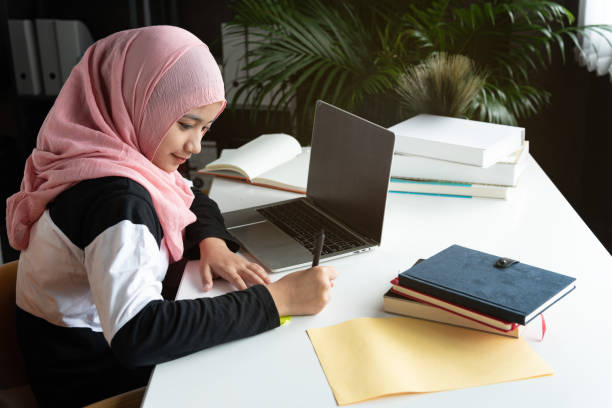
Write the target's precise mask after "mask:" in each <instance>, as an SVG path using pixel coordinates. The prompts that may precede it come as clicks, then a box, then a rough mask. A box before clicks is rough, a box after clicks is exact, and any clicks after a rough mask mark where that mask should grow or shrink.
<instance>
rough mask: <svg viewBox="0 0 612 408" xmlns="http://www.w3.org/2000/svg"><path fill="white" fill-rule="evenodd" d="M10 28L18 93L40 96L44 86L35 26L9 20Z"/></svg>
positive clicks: (23, 21) (26, 22) (24, 21)
mask: <svg viewBox="0 0 612 408" xmlns="http://www.w3.org/2000/svg"><path fill="white" fill-rule="evenodd" d="M8 26H9V36H10V41H11V52H12V55H13V68H14V70H15V83H16V85H17V93H18V94H20V95H39V94H40V93H41V91H42V86H41V81H40V68H39V64H38V49H37V46H36V35H35V33H34V24H32V21H31V20H9V21H8Z"/></svg>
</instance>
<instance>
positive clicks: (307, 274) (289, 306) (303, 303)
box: [267, 266, 338, 316]
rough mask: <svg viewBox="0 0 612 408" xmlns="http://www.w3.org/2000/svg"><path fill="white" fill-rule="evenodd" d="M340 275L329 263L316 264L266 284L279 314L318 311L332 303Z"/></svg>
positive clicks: (304, 313)
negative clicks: (333, 290) (335, 285)
mask: <svg viewBox="0 0 612 408" xmlns="http://www.w3.org/2000/svg"><path fill="white" fill-rule="evenodd" d="M337 276H338V272H337V271H336V270H335V269H334V268H332V267H330V266H315V267H313V268H309V269H305V270H303V271H298V272H294V273H291V274H289V275H286V276H284V277H282V278H281V279H279V280H277V281H276V282H273V283H271V284H269V285H268V286H267V287H268V290H269V291H270V294H271V295H272V299H274V304H275V305H276V309H277V310H278V314H279V315H280V316H286V315H308V314H315V313H319V312H320V311H321V310H323V308H324V307H325V305H327V303H329V301H330V299H331V288H332V287H333V286H334V279H336V277H337Z"/></svg>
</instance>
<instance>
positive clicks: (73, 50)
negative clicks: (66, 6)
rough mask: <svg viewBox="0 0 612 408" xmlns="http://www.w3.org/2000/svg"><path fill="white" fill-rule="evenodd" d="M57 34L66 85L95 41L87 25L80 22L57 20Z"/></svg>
mask: <svg viewBox="0 0 612 408" xmlns="http://www.w3.org/2000/svg"><path fill="white" fill-rule="evenodd" d="M55 34H56V39H57V50H58V57H59V58H58V59H59V65H60V72H61V80H62V83H64V82H66V80H67V79H68V76H69V75H70V72H71V71H72V68H74V66H75V65H76V64H77V63H78V62H79V60H80V59H81V57H82V56H83V54H84V53H85V51H86V50H87V48H88V47H89V46H90V45H91V44H92V43H93V40H92V38H91V34H90V33H89V30H88V29H87V27H86V26H85V24H83V22H81V21H78V20H55Z"/></svg>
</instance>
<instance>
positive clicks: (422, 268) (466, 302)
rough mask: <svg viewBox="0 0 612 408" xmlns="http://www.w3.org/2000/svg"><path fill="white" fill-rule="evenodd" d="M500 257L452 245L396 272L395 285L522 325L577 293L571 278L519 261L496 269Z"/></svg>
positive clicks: (573, 279)
mask: <svg viewBox="0 0 612 408" xmlns="http://www.w3.org/2000/svg"><path fill="white" fill-rule="evenodd" d="M499 258H500V257H499V256H495V255H490V254H487V253H484V252H479V251H475V250H473V249H469V248H464V247H462V246H459V245H453V246H450V247H448V248H446V249H445V250H443V251H442V252H439V253H437V254H436V255H434V256H432V257H431V258H429V259H427V260H425V261H423V262H420V263H418V264H417V265H414V266H413V267H412V268H410V269H408V270H406V271H404V272H402V273H400V274H399V275H398V280H399V284H400V285H402V286H405V287H407V288H410V289H414V290H416V291H419V292H421V293H425V294H427V295H430V296H434V297H436V298H438V299H441V300H445V301H447V302H450V303H453V304H455V305H458V306H462V307H465V308H468V309H472V310H474V311H476V312H480V313H484V314H487V315H489V316H492V317H496V318H498V319H502V320H506V321H509V322H514V323H518V324H523V325H524V324H526V323H528V322H529V321H530V320H531V319H533V318H534V317H536V316H537V315H538V314H539V313H541V312H542V311H544V310H545V309H546V308H548V307H550V306H551V305H552V304H553V303H555V302H556V301H558V300H559V299H560V298H561V297H563V296H565V295H566V294H567V293H569V292H570V291H571V290H573V289H574V288H575V286H574V285H573V282H574V281H575V280H576V279H575V278H572V277H570V276H566V275H562V274H559V273H555V272H551V271H547V270H545V269H541V268H537V267H535V266H530V265H527V264H525V263H522V262H518V263H515V264H513V265H511V266H508V267H505V268H499V267H496V266H495V264H496V262H497V261H498V260H499ZM555 296H557V297H558V298H557V299H555V301H553V302H551V303H550V304H548V305H546V303H547V302H549V301H550V300H551V299H552V298H554V297H555ZM544 305H545V306H544ZM539 309H541V310H539ZM535 312H537V313H536V314H535V315H533V314H534V313H535Z"/></svg>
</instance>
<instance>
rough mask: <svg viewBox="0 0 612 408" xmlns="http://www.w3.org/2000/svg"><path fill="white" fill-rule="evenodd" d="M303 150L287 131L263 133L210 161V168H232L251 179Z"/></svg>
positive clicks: (207, 167) (208, 168)
mask: <svg viewBox="0 0 612 408" xmlns="http://www.w3.org/2000/svg"><path fill="white" fill-rule="evenodd" d="M301 152H302V147H301V146H300V144H299V143H298V141H297V140H296V139H295V138H294V137H292V136H289V135H287V134H285V133H272V134H267V135H261V136H259V137H257V138H255V139H253V140H251V141H250V142H248V143H246V144H244V145H243V146H241V147H239V148H238V149H235V150H233V151H231V152H227V153H226V154H224V155H223V156H222V157H220V158H218V159H217V160H215V161H213V162H211V163H209V164H208V165H207V166H206V167H204V169H203V170H204V171H208V170H232V171H236V172H238V173H241V174H243V175H245V176H246V177H248V178H249V179H250V180H252V179H253V178H255V177H257V176H259V175H260V174H262V173H264V172H266V171H268V170H270V169H273V168H275V167H277V166H279V165H281V164H283V163H285V162H287V161H289V160H291V159H293V158H294V157H295V156H297V155H298V154H300V153H301Z"/></svg>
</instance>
